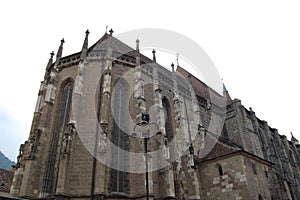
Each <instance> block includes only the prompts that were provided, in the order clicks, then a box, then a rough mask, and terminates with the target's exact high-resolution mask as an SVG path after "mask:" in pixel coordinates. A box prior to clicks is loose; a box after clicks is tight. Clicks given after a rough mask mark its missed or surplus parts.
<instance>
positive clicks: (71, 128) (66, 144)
mask: <svg viewBox="0 0 300 200" xmlns="http://www.w3.org/2000/svg"><path fill="white" fill-rule="evenodd" d="M75 133H76V128H75V123H73V122H70V123H69V124H68V126H67V130H66V132H65V133H64V136H63V139H62V140H63V141H62V150H61V152H62V154H63V155H66V154H68V155H69V154H70V153H71V145H72V140H73V136H74V134H75Z"/></svg>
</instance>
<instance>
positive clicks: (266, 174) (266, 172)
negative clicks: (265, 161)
mask: <svg viewBox="0 0 300 200" xmlns="http://www.w3.org/2000/svg"><path fill="white" fill-rule="evenodd" d="M265 176H266V178H268V177H269V175H268V171H267V170H265Z"/></svg>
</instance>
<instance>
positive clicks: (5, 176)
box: [0, 169, 14, 192]
mask: <svg viewBox="0 0 300 200" xmlns="http://www.w3.org/2000/svg"><path fill="white" fill-rule="evenodd" d="M13 178H14V172H12V171H8V170H5V169H0V192H9V191H10V187H11V184H12V180H13Z"/></svg>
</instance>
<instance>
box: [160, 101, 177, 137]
mask: <svg viewBox="0 0 300 200" xmlns="http://www.w3.org/2000/svg"><path fill="white" fill-rule="evenodd" d="M162 106H163V108H164V109H165V111H166V112H165V114H166V117H165V119H166V121H165V130H166V135H167V137H168V139H169V140H171V139H172V138H173V137H174V134H173V131H172V118H171V107H170V102H169V100H168V99H167V98H166V97H163V99H162Z"/></svg>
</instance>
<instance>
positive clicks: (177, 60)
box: [176, 53, 179, 67]
mask: <svg viewBox="0 0 300 200" xmlns="http://www.w3.org/2000/svg"><path fill="white" fill-rule="evenodd" d="M178 58H179V53H177V54H176V62H177V67H179V59H178Z"/></svg>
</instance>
